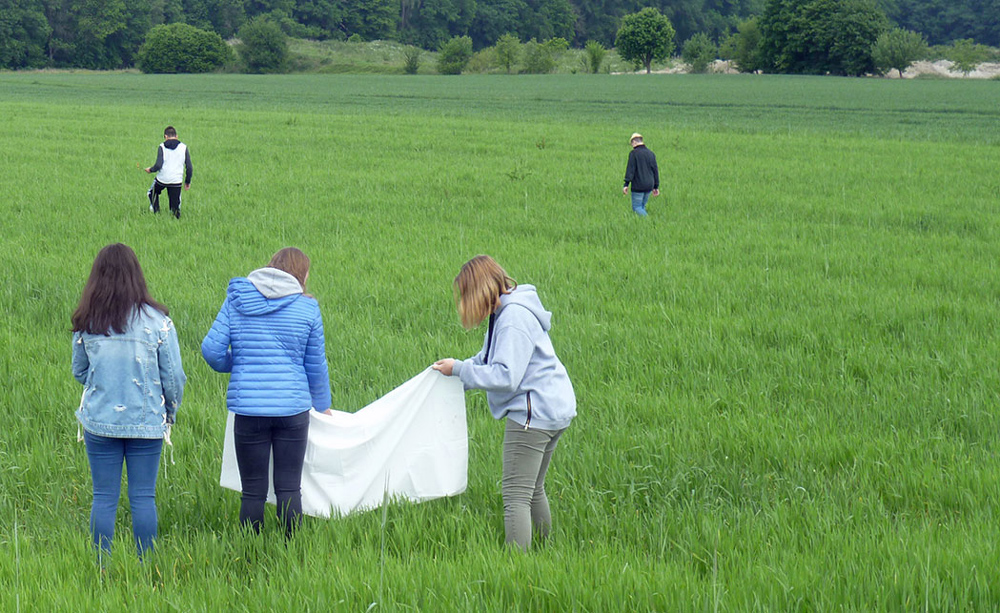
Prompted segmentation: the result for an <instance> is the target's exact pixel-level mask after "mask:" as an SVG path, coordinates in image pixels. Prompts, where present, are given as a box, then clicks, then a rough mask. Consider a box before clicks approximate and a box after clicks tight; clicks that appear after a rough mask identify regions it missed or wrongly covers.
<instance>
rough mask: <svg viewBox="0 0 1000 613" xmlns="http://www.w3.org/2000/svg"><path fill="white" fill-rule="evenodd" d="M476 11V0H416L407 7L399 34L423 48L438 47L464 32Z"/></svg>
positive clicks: (404, 39)
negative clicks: (408, 8)
mask: <svg viewBox="0 0 1000 613" xmlns="http://www.w3.org/2000/svg"><path fill="white" fill-rule="evenodd" d="M475 13H476V2H475V0H419V2H418V3H416V5H415V6H412V7H411V8H410V12H409V16H408V17H407V26H406V27H405V28H402V29H400V38H402V39H403V41H405V42H408V43H412V44H414V45H418V46H420V47H423V48H424V49H437V48H439V47H440V46H441V45H443V44H445V43H446V42H447V41H448V40H450V39H452V38H454V37H456V36H465V35H466V34H467V33H468V31H469V26H470V25H471V24H472V19H473V17H474V16H475ZM470 40H471V39H470Z"/></svg>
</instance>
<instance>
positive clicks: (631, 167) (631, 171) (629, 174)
mask: <svg viewBox="0 0 1000 613" xmlns="http://www.w3.org/2000/svg"><path fill="white" fill-rule="evenodd" d="M634 178H635V149H633V150H632V151H629V152H628V165H627V166H625V187H628V184H629V183H631V182H632V179H634Z"/></svg>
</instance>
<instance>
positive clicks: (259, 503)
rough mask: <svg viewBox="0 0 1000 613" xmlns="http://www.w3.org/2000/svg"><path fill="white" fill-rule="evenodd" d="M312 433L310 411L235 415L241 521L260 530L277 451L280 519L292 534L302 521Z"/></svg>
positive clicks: (276, 487) (275, 478) (276, 477)
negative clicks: (304, 468) (304, 470)
mask: <svg viewBox="0 0 1000 613" xmlns="http://www.w3.org/2000/svg"><path fill="white" fill-rule="evenodd" d="M308 437H309V411H303V412H302V413H299V414H298V415H292V416H290V417H251V416H248V415H236V416H235V420H234V422H233V439H234V442H235V443H236V465H237V466H239V469H240V481H241V483H242V486H243V487H242V489H243V498H242V501H241V503H240V523H241V524H243V525H245V526H249V527H250V528H251V529H252V530H253V531H254V532H260V528H261V524H262V523H263V522H264V503H265V502H266V500H267V490H268V468H270V465H271V455H272V452H273V455H274V495H275V497H276V498H277V499H278V519H279V520H280V522H281V524H282V525H283V526H284V528H285V535H286V536H291V535H292V532H293V531H294V530H295V528H298V527H299V525H301V523H302V464H303V463H304V461H305V457H306V440H307V438H308Z"/></svg>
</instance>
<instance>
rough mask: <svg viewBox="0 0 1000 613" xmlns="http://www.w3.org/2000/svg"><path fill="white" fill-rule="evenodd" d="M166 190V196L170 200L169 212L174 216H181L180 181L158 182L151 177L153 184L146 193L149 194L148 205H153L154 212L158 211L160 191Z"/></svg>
mask: <svg viewBox="0 0 1000 613" xmlns="http://www.w3.org/2000/svg"><path fill="white" fill-rule="evenodd" d="M164 189H166V190H167V198H168V199H169V201H170V212H171V213H173V214H174V217H180V216H181V184H180V183H160V182H159V181H158V180H156V179H153V185H152V186H151V187H150V188H149V191H148V192H147V193H146V195H147V196H149V205H150V206H151V207H153V212H154V213H159V212H160V192H162V191H163V190H164Z"/></svg>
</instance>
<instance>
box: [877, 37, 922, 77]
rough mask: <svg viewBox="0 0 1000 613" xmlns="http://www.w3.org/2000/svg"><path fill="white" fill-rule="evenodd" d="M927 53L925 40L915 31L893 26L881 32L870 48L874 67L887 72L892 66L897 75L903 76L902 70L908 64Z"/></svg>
mask: <svg viewBox="0 0 1000 613" xmlns="http://www.w3.org/2000/svg"><path fill="white" fill-rule="evenodd" d="M926 53H927V41H926V40H924V37H923V36H922V35H920V34H917V33H916V32H910V31H909V30H904V29H902V28H893V29H892V30H889V31H888V32H883V33H882V34H881V35H880V36H879V37H878V39H877V40H876V41H875V47H874V48H873V49H872V57H873V58H874V60H875V67H876V68H877V69H878V70H879V71H881V72H882V73H887V72H889V71H890V70H892V69H893V68H895V69H896V70H898V71H899V77H900V78H902V77H903V71H904V70H906V69H907V68H909V67H910V64H912V63H913V62H915V61H917V60H919V59H920V58H921V57H923V56H924V55H925V54H926Z"/></svg>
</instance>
